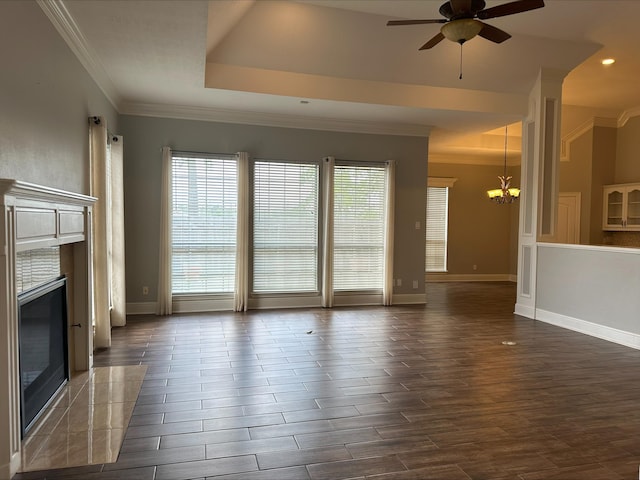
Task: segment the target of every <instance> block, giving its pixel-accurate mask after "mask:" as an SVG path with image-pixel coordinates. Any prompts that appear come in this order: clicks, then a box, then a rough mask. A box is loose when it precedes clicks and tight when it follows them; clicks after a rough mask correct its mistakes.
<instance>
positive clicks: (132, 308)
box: [126, 302, 156, 315]
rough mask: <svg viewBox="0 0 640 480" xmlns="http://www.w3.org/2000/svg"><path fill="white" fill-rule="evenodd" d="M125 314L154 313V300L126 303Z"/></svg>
mask: <svg viewBox="0 0 640 480" xmlns="http://www.w3.org/2000/svg"><path fill="white" fill-rule="evenodd" d="M126 309H127V315H153V314H155V313H156V302H136V303H127V306H126Z"/></svg>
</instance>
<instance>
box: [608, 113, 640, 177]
mask: <svg viewBox="0 0 640 480" xmlns="http://www.w3.org/2000/svg"><path fill="white" fill-rule="evenodd" d="M616 146H617V151H616V165H615V178H614V181H613V183H636V182H640V116H638V117H633V118H630V119H629V121H628V122H627V123H626V124H625V125H624V127H622V128H619V129H618V137H617V143H616Z"/></svg>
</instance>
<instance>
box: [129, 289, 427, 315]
mask: <svg viewBox="0 0 640 480" xmlns="http://www.w3.org/2000/svg"><path fill="white" fill-rule="evenodd" d="M333 303H334V305H335V306H336V307H354V306H363V305H380V306H381V305H382V295H381V294H379V293H375V294H345V295H339V294H338V295H336V296H335V297H334V302H333ZM426 303H427V301H426V295H425V294H424V293H409V294H395V295H393V304H394V305H421V304H426ZM321 306H322V298H321V297H320V296H318V295H313V296H307V295H298V296H295V295H294V296H287V297H282V296H273V297H270V296H268V295H265V296H260V297H254V298H250V299H249V310H262V309H270V308H318V307H321ZM232 310H233V298H230V297H227V296H222V297H220V298H206V297H198V296H193V297H188V296H185V297H176V298H174V300H173V313H198V312H220V311H227V312H230V311H232ZM155 312H156V303H155V302H138V303H127V315H153V314H155Z"/></svg>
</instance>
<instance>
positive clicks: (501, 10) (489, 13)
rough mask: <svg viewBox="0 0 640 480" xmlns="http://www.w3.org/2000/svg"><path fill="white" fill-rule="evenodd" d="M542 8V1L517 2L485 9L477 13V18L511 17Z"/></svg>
mask: <svg viewBox="0 0 640 480" xmlns="http://www.w3.org/2000/svg"><path fill="white" fill-rule="evenodd" d="M542 7H544V0H517V1H515V2H511V3H505V4H504V5H498V6H497V7H492V8H487V9H486V10H481V11H479V12H478V14H477V16H478V18H479V19H481V20H486V19H487V18H496V17H504V16H505V15H513V14H514V13H521V12H528V11H529V10H535V9H536V8H542Z"/></svg>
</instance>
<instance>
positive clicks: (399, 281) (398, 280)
mask: <svg viewBox="0 0 640 480" xmlns="http://www.w3.org/2000/svg"><path fill="white" fill-rule="evenodd" d="M401 286H402V279H401V278H396V287H401Z"/></svg>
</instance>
